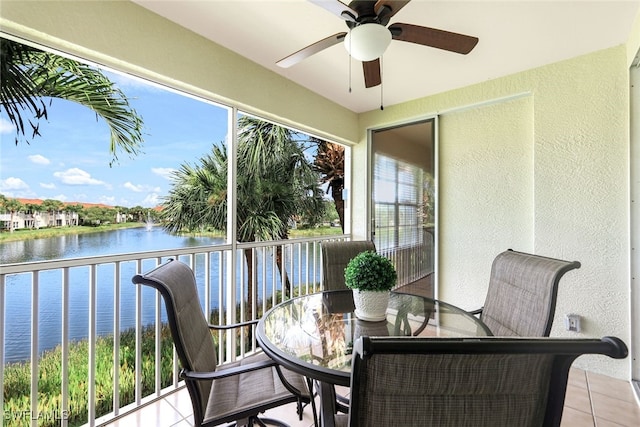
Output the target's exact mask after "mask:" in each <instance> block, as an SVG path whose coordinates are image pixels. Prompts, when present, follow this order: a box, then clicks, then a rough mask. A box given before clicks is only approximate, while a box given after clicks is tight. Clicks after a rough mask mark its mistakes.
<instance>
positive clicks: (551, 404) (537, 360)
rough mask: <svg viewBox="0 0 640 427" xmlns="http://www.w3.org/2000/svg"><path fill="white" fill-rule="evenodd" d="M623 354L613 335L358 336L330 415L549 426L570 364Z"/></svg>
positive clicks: (376, 422)
mask: <svg viewBox="0 0 640 427" xmlns="http://www.w3.org/2000/svg"><path fill="white" fill-rule="evenodd" d="M627 353H628V350H627V347H626V345H625V344H624V343H623V342H622V341H621V340H620V339H618V338H615V337H604V338H602V339H571V340H569V339H555V338H493V337H483V338H473V339H464V338H415V337H400V338H398V337H395V338H390V337H362V338H360V339H359V340H357V341H356V343H355V345H354V353H353V362H352V371H351V403H350V407H349V415H348V416H346V415H342V414H339V415H337V416H336V422H337V425H346V424H347V422H348V425H349V426H351V427H359V426H391V425H394V426H418V425H419V426H424V427H429V426H434V427H464V426H473V427H513V426H530V427H557V426H560V421H561V419H562V410H563V407H564V399H565V393H566V388H567V378H568V375H569V368H570V367H571V364H572V363H573V361H574V360H575V359H576V358H577V357H578V356H580V355H582V354H603V355H607V356H609V357H612V358H615V359H622V358H625V357H626V356H627Z"/></svg>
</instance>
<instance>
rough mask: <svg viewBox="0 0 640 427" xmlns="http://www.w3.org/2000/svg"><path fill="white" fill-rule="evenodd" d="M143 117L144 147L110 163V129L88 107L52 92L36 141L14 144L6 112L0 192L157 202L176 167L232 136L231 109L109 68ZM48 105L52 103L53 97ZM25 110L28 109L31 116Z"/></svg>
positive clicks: (0, 127)
mask: <svg viewBox="0 0 640 427" xmlns="http://www.w3.org/2000/svg"><path fill="white" fill-rule="evenodd" d="M107 75H108V76H109V77H110V78H111V79H112V81H114V82H116V84H117V86H118V87H119V88H120V89H122V91H123V92H124V93H125V94H126V95H127V97H129V98H131V101H130V102H131V105H132V106H133V108H135V109H136V111H137V112H138V114H139V115H140V116H141V117H142V118H143V120H144V131H143V132H144V145H143V147H142V153H140V154H139V155H138V156H136V157H134V158H129V157H128V155H127V154H124V153H120V154H119V156H118V157H119V162H116V163H114V164H113V166H112V167H109V161H110V160H111V156H110V153H109V130H108V128H107V125H106V124H105V123H104V121H102V120H101V119H96V115H95V114H94V113H93V112H91V111H90V110H89V109H87V108H86V107H83V106H80V105H78V104H75V103H73V102H70V101H65V100H61V99H53V101H52V104H51V105H50V106H48V108H47V110H48V120H41V121H40V134H41V135H42V136H40V137H38V136H36V137H35V138H34V139H33V140H32V141H31V144H26V143H23V142H20V143H19V144H18V145H15V142H14V141H15V129H14V128H13V127H12V126H11V123H10V122H9V120H8V119H7V117H6V115H4V113H2V114H0V139H1V144H0V149H1V151H0V194H4V195H5V196H7V197H11V198H13V197H17V198H38V199H57V200H61V201H64V202H89V203H105V204H108V205H112V206H115V205H119V206H127V207H132V206H137V205H139V206H143V207H153V206H157V205H158V204H159V203H160V202H161V200H162V197H163V196H165V195H166V194H167V192H168V190H169V188H170V187H171V181H170V180H169V174H170V172H171V171H173V170H176V169H178V168H179V167H180V165H181V164H184V163H190V164H193V163H195V162H197V160H198V159H199V158H200V157H202V156H203V155H204V154H206V153H207V152H208V151H209V150H210V148H211V146H212V144H214V143H221V142H223V141H224V140H225V139H226V135H227V110H226V109H224V108H221V107H219V106H216V105H214V104H211V103H207V102H204V101H202V100H198V99H194V98H192V97H188V96H185V95H180V94H177V93H175V92H172V91H168V90H165V89H161V88H159V87H158V86H153V85H150V84H147V83H145V82H143V81H142V80H138V79H134V78H131V77H126V76H121V75H116V74H112V73H107ZM47 105H48V104H47ZM25 117H26V116H25Z"/></svg>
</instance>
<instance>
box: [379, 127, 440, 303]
mask: <svg viewBox="0 0 640 427" xmlns="http://www.w3.org/2000/svg"><path fill="white" fill-rule="evenodd" d="M434 135H435V132H434V120H426V121H422V122H417V123H412V124H408V125H403V126H398V127H393V128H387V129H381V130H376V131H374V132H373V133H372V153H373V179H372V182H373V191H372V207H373V228H372V230H373V240H374V242H375V244H376V248H377V250H378V252H380V253H383V254H385V255H387V256H388V257H389V258H391V259H392V260H393V262H394V263H395V265H396V269H397V270H398V285H399V286H402V285H410V286H414V287H418V288H419V290H420V292H421V293H425V294H427V295H430V296H432V295H433V277H434V273H435V207H436V200H435V179H434V175H435V173H434V164H435V162H434V157H435V156H434V146H435V144H434V140H435V136H434Z"/></svg>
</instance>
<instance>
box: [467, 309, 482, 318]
mask: <svg viewBox="0 0 640 427" xmlns="http://www.w3.org/2000/svg"><path fill="white" fill-rule="evenodd" d="M483 309H484V307H480V308H478V309H475V310H472V311H470V312H469V313H471V314H473V315H474V316H477V315H478V314H482V310H483Z"/></svg>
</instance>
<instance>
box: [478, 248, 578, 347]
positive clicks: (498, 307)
mask: <svg viewBox="0 0 640 427" xmlns="http://www.w3.org/2000/svg"><path fill="white" fill-rule="evenodd" d="M576 268H580V263H579V262H578V261H572V262H571V261H563V260H560V259H555V258H547V257H543V256H539V255H532V254H527V253H524V252H516V251H514V250H511V249H509V250H507V251H505V252H502V253H501V254H499V255H498V256H497V257H496V258H495V260H494V261H493V265H492V266H491V277H490V279H489V290H488V291H487V297H486V300H485V303H484V306H483V308H481V309H479V310H475V311H473V312H472V313H474V314H480V318H481V320H482V321H483V322H484V323H485V324H486V325H487V326H488V327H489V329H490V330H491V332H492V333H493V335H495V336H519V337H548V336H549V333H550V332H551V326H552V324H553V316H554V314H555V311H556V297H557V295H558V283H559V282H560V278H562V276H563V275H564V274H565V273H566V272H567V271H570V270H573V269H576Z"/></svg>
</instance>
